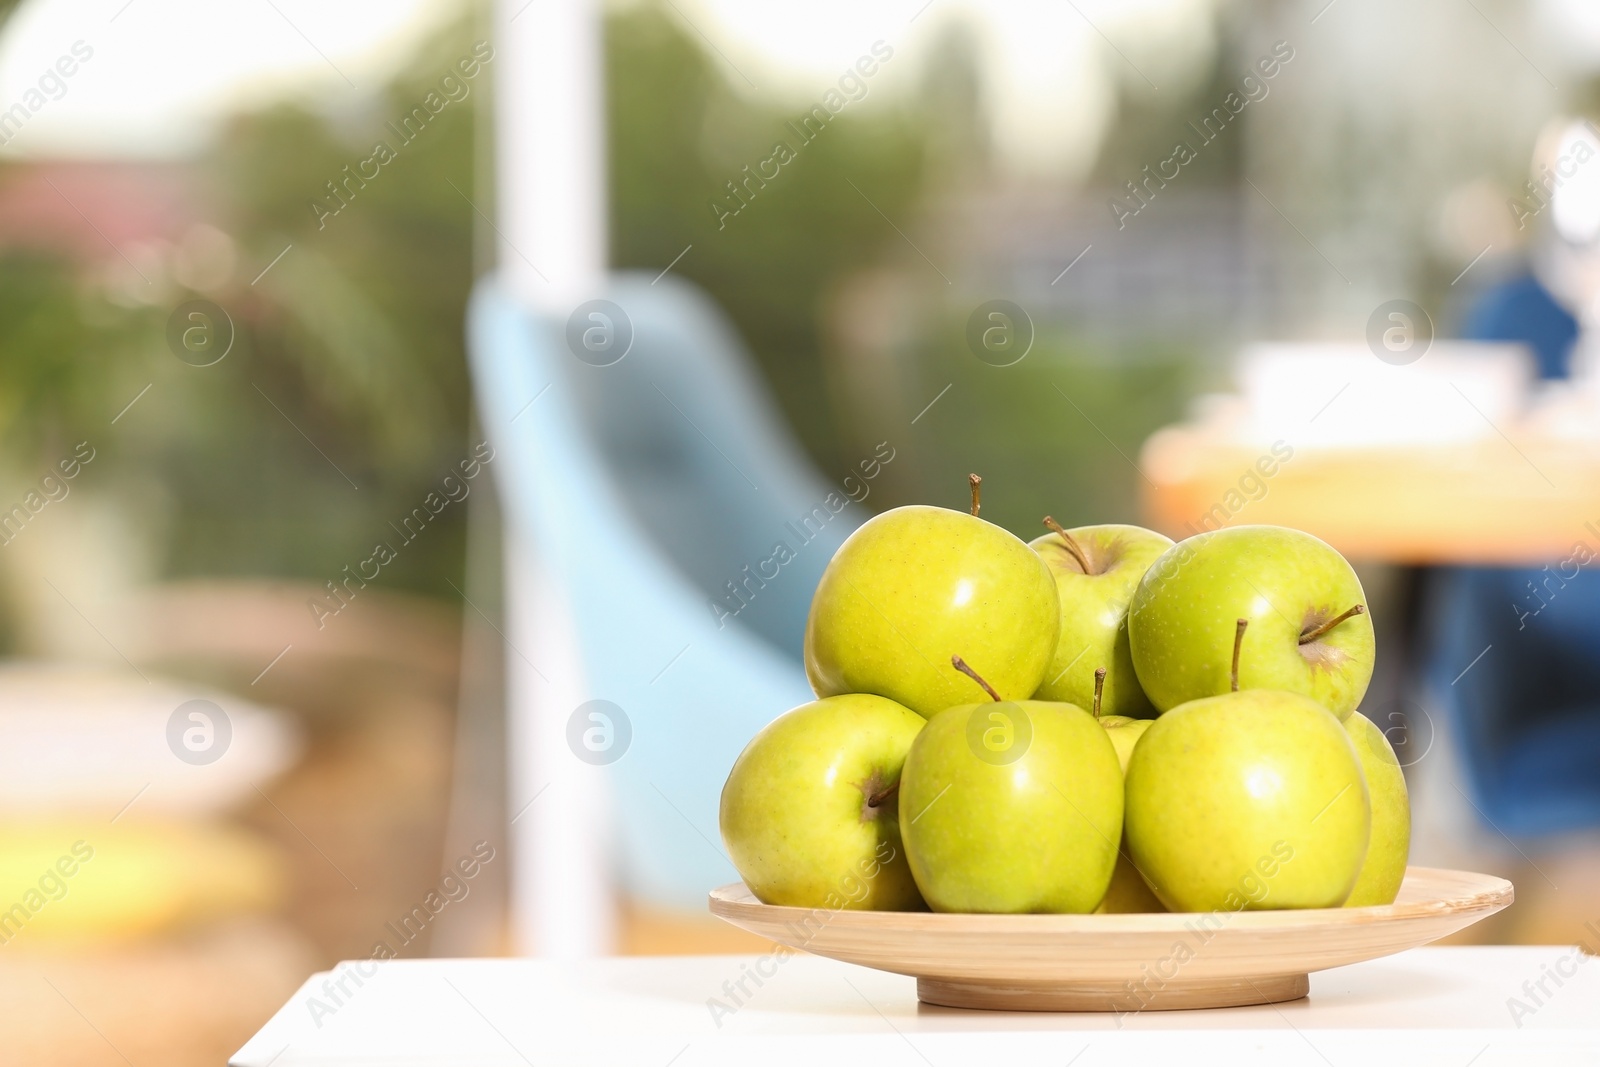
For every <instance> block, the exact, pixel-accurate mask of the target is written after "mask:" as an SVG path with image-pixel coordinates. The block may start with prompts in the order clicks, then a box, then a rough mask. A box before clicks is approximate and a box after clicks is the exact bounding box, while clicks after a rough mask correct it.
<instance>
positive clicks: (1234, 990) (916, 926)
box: [711, 867, 1512, 1011]
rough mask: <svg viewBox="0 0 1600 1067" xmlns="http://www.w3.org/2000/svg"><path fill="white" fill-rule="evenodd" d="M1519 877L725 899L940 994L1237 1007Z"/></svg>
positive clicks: (731, 907)
mask: <svg viewBox="0 0 1600 1067" xmlns="http://www.w3.org/2000/svg"><path fill="white" fill-rule="evenodd" d="M1511 899H1512V887H1511V883H1510V882H1508V881H1506V880H1505V879H1503V878H1495V877H1493V876H1491V875H1487V874H1472V873H1470V872H1467V871H1446V870H1439V869H1436V868H1431V867H1411V868H1409V869H1407V871H1406V879H1405V883H1404V884H1403V885H1402V886H1401V887H1400V896H1399V899H1397V900H1396V901H1395V902H1394V903H1393V904H1388V905H1384V906H1382V907H1371V908H1319V909H1308V910H1303V911H1240V912H1186V913H1162V914H1141V915H973V914H961V915H955V914H936V913H932V912H909V911H836V910H831V909H827V908H789V907H776V906H773V905H769V904H763V903H761V902H760V901H758V900H756V899H755V897H754V896H752V895H751V893H750V891H749V890H748V889H746V888H745V887H744V884H743V883H740V882H735V883H734V884H733V885H727V886H723V887H722V888H721V889H717V890H713V891H712V893H711V912H712V914H714V915H717V916H719V917H720V918H722V919H726V920H727V921H728V922H730V923H732V924H734V925H735V926H739V927H743V928H744V929H746V930H749V931H751V932H752V933H756V934H760V935H761V936H762V937H766V938H770V939H771V940H773V941H776V942H778V943H779V944H783V945H787V946H789V947H790V948H796V949H802V950H804V951H806V952H811V953H815V954H816V955H818V956H828V957H830V958H832V959H836V960H844V961H845V962H847V963H858V964H861V965H862V966H866V967H875V968H877V969H879V970H883V971H893V972H895V973H896V974H906V975H911V976H913V977H915V978H916V979H917V996H918V997H919V998H921V999H922V1000H924V1001H926V1002H928V1003H930V1004H943V1005H947V1006H949V1007H955V1008H994V1009H1000V1010H1006V1011H1141V1010H1157V1009H1174V1008H1223V1007H1234V1006H1237V1005H1241V1004H1271V1003H1274V1002H1277V1001H1284V1000H1295V999H1297V998H1299V997H1303V996H1305V995H1306V992H1307V990H1308V989H1309V988H1310V983H1309V981H1308V979H1307V975H1308V974H1309V973H1310V972H1311V971H1320V970H1324V969H1326V968H1328V967H1342V966H1344V965H1346V964H1350V963H1360V962H1361V961H1362V960H1370V959H1376V958H1377V957H1379V956H1388V955H1390V954H1392V953H1395V952H1403V951H1404V950H1406V949H1408V948H1416V947H1417V946H1418V945H1426V944H1427V943H1428V942H1430V941H1435V940H1438V939H1439V938H1441V937H1444V936H1446V935H1447V934H1452V933H1454V932H1456V931H1457V930H1460V929H1463V928H1464V927H1467V926H1471V925H1472V924H1473V923H1475V922H1477V921H1478V920H1479V919H1482V918H1484V917H1485V916H1488V915H1493V914H1494V913H1495V912H1497V911H1499V910H1500V909H1501V908H1503V907H1505V906H1506V905H1508V904H1510V903H1511Z"/></svg>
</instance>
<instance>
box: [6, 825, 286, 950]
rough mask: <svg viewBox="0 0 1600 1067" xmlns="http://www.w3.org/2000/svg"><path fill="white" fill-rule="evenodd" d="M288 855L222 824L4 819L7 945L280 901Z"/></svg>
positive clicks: (122, 930)
mask: <svg viewBox="0 0 1600 1067" xmlns="http://www.w3.org/2000/svg"><path fill="white" fill-rule="evenodd" d="M285 885H286V878H285V872H284V865H283V861H282V859H281V858H280V857H279V855H278V854H277V853H276V851H275V850H274V849H273V848H272V847H271V846H270V845H268V844H267V843H265V842H264V841H262V840H261V839H259V838H257V837H256V836H255V835H253V834H250V833H247V832H245V831H242V830H238V829H235V828H232V827H226V826H221V825H216V824H204V823H182V822H176V821H158V820H145V821H139V820H133V819H130V820H128V821H126V822H122V823H120V824H107V823H105V822H103V821H100V820H83V821H81V822H79V821H69V820H59V821H48V822H47V821H40V822H30V823H27V824H14V823H13V824H4V825H0V946H7V947H9V946H11V945H13V944H17V945H28V944H36V945H41V946H43V945H50V946H59V945H61V944H63V943H80V942H81V943H89V942H95V943H103V942H105V941H107V940H119V939H133V938H139V937H144V936H147V935H150V934H157V933H164V932H166V931H169V930H172V929H175V928H178V927H186V926H193V925H197V924H200V923H203V922H205V921H207V920H210V919H216V918H222V917H226V916H236V915H244V914H257V913H261V912H264V911H268V910H271V909H272V908H274V907H276V906H277V905H278V904H279V903H280V902H281V900H282V899H283V895H284V889H285Z"/></svg>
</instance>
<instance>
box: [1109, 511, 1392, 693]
mask: <svg viewBox="0 0 1600 1067" xmlns="http://www.w3.org/2000/svg"><path fill="white" fill-rule="evenodd" d="M1241 618H1242V619H1247V620H1249V625H1250V636H1249V638H1248V639H1247V640H1246V641H1245V643H1244V647H1243V649H1242V651H1241V654H1240V658H1239V667H1238V670H1239V687H1240V688H1241V689H1274V690H1281V691H1284V692H1290V693H1300V694H1302V695H1304V696H1308V697H1310V698H1311V699H1313V700H1315V701H1316V702H1317V703H1319V704H1321V705H1323V706H1324V707H1326V708H1327V709H1328V710H1329V711H1332V712H1333V713H1334V714H1335V715H1337V716H1338V717H1339V718H1340V719H1343V718H1345V717H1346V716H1348V715H1349V714H1350V713H1351V712H1352V711H1354V710H1355V708H1356V705H1357V704H1359V703H1360V702H1361V697H1362V695H1363V694H1364V693H1365V692H1366V691H1367V683H1368V682H1369V681H1371V679H1372V656H1373V642H1372V620H1371V619H1370V618H1368V617H1367V615H1366V594H1365V593H1363V592H1362V589H1361V582H1360V580H1359V579H1357V578H1356V573H1355V571H1354V570H1352V569H1351V568H1350V564H1348V563H1346V562H1345V559H1344V557H1343V556H1341V555H1339V553H1338V552H1336V551H1334V550H1333V549H1332V548H1331V547H1329V546H1328V545H1326V544H1324V543H1323V542H1322V541H1319V540H1318V539H1317V538H1315V537H1312V536H1311V535H1310V534H1308V533H1301V532H1300V531H1299V530H1288V529H1284V528H1283V527H1281V526H1235V527H1229V528H1225V529H1221V530H1213V531H1210V532H1208V533H1203V534H1197V535H1196V536H1194V537H1191V538H1189V539H1187V540H1185V541H1180V542H1179V543H1178V544H1176V545H1173V546H1172V547H1171V548H1169V549H1168V550H1167V551H1166V552H1165V553H1164V554H1163V555H1162V556H1161V558H1160V559H1158V560H1156V561H1155V562H1154V563H1153V564H1151V565H1150V569H1149V570H1147V571H1146V572H1145V575H1144V578H1143V579H1141V580H1140V582H1139V587H1138V589H1136V590H1135V591H1134V594H1133V601H1132V602H1131V603H1130V604H1129V606H1128V643H1129V646H1130V648H1131V650H1132V653H1133V666H1134V669H1135V670H1136V671H1137V673H1138V676H1139V684H1140V685H1141V686H1142V687H1143V688H1144V691H1145V695H1147V696H1148V697H1149V698H1150V702H1151V703H1152V704H1154V705H1155V706H1156V708H1157V710H1159V711H1163V712H1164V711H1166V710H1168V709H1169V708H1175V707H1177V706H1178V705H1180V704H1183V703H1186V702H1188V701H1191V700H1196V699H1199V698H1200V697H1209V696H1217V695H1219V694H1222V693H1226V692H1228V684H1229V682H1228V671H1229V664H1230V658H1231V654H1232V648H1233V638H1234V629H1235V624H1236V620H1238V619H1241Z"/></svg>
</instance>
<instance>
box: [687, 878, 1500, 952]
mask: <svg viewBox="0 0 1600 1067" xmlns="http://www.w3.org/2000/svg"><path fill="white" fill-rule="evenodd" d="M1413 874H1416V875H1420V876H1424V877H1426V876H1438V877H1440V878H1447V879H1450V880H1453V881H1458V882H1461V883H1463V886H1464V888H1463V891H1462V892H1460V893H1453V894H1452V895H1449V896H1443V897H1436V898H1429V899H1426V900H1417V901H1408V902H1405V903H1399V902H1397V903H1394V904H1371V905H1366V906H1364V907H1356V908H1345V907H1338V908H1280V909H1274V910H1269V911H1250V910H1240V911H1228V910H1226V909H1219V910H1218V911H1215V912H1208V911H1177V912H1171V911H1169V912H1127V913H1120V914H1111V915H1105V914H1098V915H1097V914H1094V913H1090V914H1085V915H1076V914H1057V913H1028V914H1020V915H1019V914H996V913H989V912H936V911H864V910H859V909H853V908H828V907H799V906H795V905H786V904H763V903H762V902H761V901H759V900H757V899H756V898H755V894H753V893H752V892H751V891H750V890H749V888H748V887H747V886H746V885H745V884H744V882H743V881H739V882H730V883H728V884H727V885H722V886H718V887H717V888H715V889H713V890H711V891H710V893H708V894H707V903H708V906H709V908H710V911H711V914H713V915H715V916H717V917H718V918H719V919H723V920H725V921H735V917H736V916H737V917H740V918H749V919H754V920H757V921H759V922H761V923H763V924H767V923H783V922H784V921H785V920H786V919H791V920H793V921H795V922H799V921H801V920H803V919H804V918H805V917H806V916H810V915H814V914H816V913H817V912H822V913H824V914H826V915H828V916H830V918H829V919H828V925H829V926H831V927H835V928H838V927H839V926H841V925H843V926H845V927H856V928H861V929H868V930H873V929H876V930H886V929H891V928H895V927H902V928H908V929H909V928H915V929H916V930H917V931H918V932H919V933H924V934H939V933H952V934H953V933H961V934H968V935H970V934H971V933H973V932H974V931H975V930H976V931H981V930H983V929H991V930H994V931H996V932H997V933H998V932H1006V933H1015V932H1017V931H1018V930H1034V931H1037V932H1039V933H1061V934H1068V933H1084V934H1088V933H1096V934H1101V933H1103V934H1111V933H1119V932H1121V933H1158V932H1174V933H1175V932H1180V931H1184V930H1188V929H1189V928H1190V927H1189V924H1191V923H1193V922H1194V919H1195V916H1198V915H1214V914H1223V915H1228V916H1230V918H1229V919H1228V923H1229V925H1230V926H1234V927H1236V928H1238V929H1249V930H1295V929H1304V928H1305V927H1307V926H1322V927H1332V926H1364V925H1368V924H1371V923H1384V922H1404V921H1410V920H1416V919H1430V918H1438V917H1440V916H1441V915H1442V914H1443V915H1450V914H1465V913H1470V912H1474V911H1487V912H1489V913H1493V912H1496V911H1500V910H1502V909H1504V908H1506V907H1508V906H1510V905H1511V903H1512V902H1513V901H1514V900H1515V899H1516V889H1515V887H1514V886H1513V885H1512V884H1511V882H1510V881H1509V880H1507V879H1505V878H1501V877H1499V876H1497V875H1492V874H1483V873H1480V872H1477V871H1462V870H1455V869H1452V868H1446V867H1418V866H1407V867H1406V877H1407V878H1408V879H1409V878H1411V877H1412V875H1413ZM1469 885H1475V886H1476V889H1475V890H1469V889H1466V888H1465V886H1469ZM735 925H742V924H741V923H738V922H736V921H735Z"/></svg>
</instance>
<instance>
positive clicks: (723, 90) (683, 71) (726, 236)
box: [607, 6, 935, 466]
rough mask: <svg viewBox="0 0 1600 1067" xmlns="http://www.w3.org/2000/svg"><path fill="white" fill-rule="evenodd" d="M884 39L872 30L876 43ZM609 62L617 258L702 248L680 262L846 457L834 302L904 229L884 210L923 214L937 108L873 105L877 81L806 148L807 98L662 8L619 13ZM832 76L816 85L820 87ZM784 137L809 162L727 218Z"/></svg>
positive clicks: (799, 420) (827, 455)
mask: <svg viewBox="0 0 1600 1067" xmlns="http://www.w3.org/2000/svg"><path fill="white" fill-rule="evenodd" d="M871 44H872V42H870V41H863V42H861V52H862V54H863V55H865V54H867V52H868V49H869V47H870V46H871ZM898 61H899V62H901V63H905V62H908V60H905V59H900V60H898ZM888 62H889V63H894V62H896V60H895V59H893V58H891V59H890V60H889V61H888ZM607 65H608V68H609V70H610V75H611V76H610V79H609V83H608V86H607V88H608V92H609V94H610V96H609V100H608V104H609V109H610V110H609V122H610V149H609V150H610V156H611V167H612V235H613V236H612V262H613V263H614V264H615V265H616V266H617V267H619V268H628V267H638V268H649V269H652V270H660V269H661V268H662V267H664V266H666V265H667V264H668V263H670V262H672V260H673V259H674V258H675V257H676V256H677V255H678V254H679V253H680V252H683V250H684V249H685V247H687V246H689V245H691V244H692V245H693V247H692V248H691V249H690V250H689V251H688V253H687V254H685V255H684V256H683V259H682V260H680V261H679V262H678V264H677V266H675V267H674V268H673V270H674V272H676V273H679V274H682V275H683V276H685V277H687V278H689V279H691V280H693V281H694V282H696V283H698V284H699V285H701V286H702V287H704V288H705V289H706V290H707V291H708V292H710V294H711V295H712V296H713V297H714V298H715V299H716V300H717V302H718V303H719V304H720V305H721V306H722V307H723V308H724V309H725V310H726V311H727V312H728V314H729V316H730V317H731V318H732V319H733V321H734V323H735V324H736V325H737V327H738V329H739V332H740V334H741V335H742V336H743V338H744V340H745V342H746V344H748V345H749V347H750V349H751V351H752V353H753V354H754V356H755V358H756V360H757V361H758V362H759V364H760V366H761V369H762V371H763V372H764V374H765V375H766V377H767V380H768V381H769V382H770V383H771V385H772V388H773V391H774V392H775V394H776V396H777V399H778V402H779V404H780V405H781V407H782V409H783V411H784V413H785V414H786V415H787V416H788V418H789V422H790V423H791V425H793V426H794V427H795V429H796V430H797V432H798V433H799V436H800V438H801V440H802V443H803V444H804V445H805V447H806V448H807V450H808V451H810V452H811V454H812V455H813V456H814V457H816V458H817V459H818V460H819V461H821V462H822V463H823V464H824V465H825V466H835V465H837V466H847V465H848V463H849V459H850V458H849V457H841V456H840V455H839V454H838V448H839V445H838V442H839V436H840V435H839V432H838V427H837V426H836V424H835V422H834V418H833V405H832V403H831V401H830V398H829V396H828V393H827V386H826V382H825V379H824V374H823V364H822V360H821V359H820V358H819V357H820V353H821V348H822V345H823V340H822V331H821V329H820V326H821V323H820V311H821V307H820V305H821V302H822V298H823V294H824V291H825V290H826V288H827V287H828V285H829V284H830V283H831V282H833V281H835V280H836V279H837V278H838V277H839V275H840V274H841V273H842V272H845V271H847V270H849V269H851V268H853V267H860V266H862V265H864V264H868V263H871V262H873V261H875V260H877V259H879V258H880V257H881V249H882V246H883V245H884V244H885V243H886V242H890V241H895V242H897V241H899V240H900V238H899V236H898V235H896V234H895V232H894V230H893V229H892V228H891V227H890V225H889V224H888V223H887V222H886V221H885V218H884V216H887V217H888V218H891V219H896V218H897V219H901V220H906V219H907V218H908V216H909V215H910V214H911V213H912V210H913V208H914V205H915V202H916V200H917V197H918V194H919V192H920V191H921V188H922V184H923V180H924V177H925V170H926V167H925V162H926V161H925V154H926V153H925V143H926V140H927V132H926V131H927V129H928V128H929V127H930V125H931V124H932V122H933V120H934V118H935V117H934V116H930V115H923V114H920V113H917V112H912V111H908V110H903V109H898V108H893V107H874V106H872V105H873V104H874V103H875V101H874V99H873V86H872V79H870V78H869V79H867V81H866V84H867V94H866V96H865V97H864V98H863V99H862V100H861V101H859V102H853V103H851V104H850V105H849V106H848V107H847V108H846V109H845V110H844V111H843V112H841V113H840V114H838V115H837V116H835V117H834V118H833V119H832V120H831V121H829V122H828V124H827V125H826V126H825V127H824V128H823V129H822V130H821V131H820V132H818V133H816V135H815V139H814V140H813V141H811V142H810V143H808V144H804V146H803V147H802V144H801V141H800V139H799V138H798V137H797V136H796V135H795V134H794V132H793V131H791V130H790V129H788V128H787V127H786V123H788V122H791V121H792V122H794V123H795V124H796V125H798V124H799V122H800V118H801V116H802V115H804V114H805V112H806V110H807V108H806V105H791V106H788V107H784V106H775V105H772V104H768V103H765V102H764V101H765V99H766V98H765V97H762V96H759V95H756V94H751V93H746V92H742V91H740V90H741V88H742V87H743V83H742V82H741V81H739V79H738V76H737V75H732V74H725V73H724V70H725V68H724V67H723V66H721V64H720V61H719V60H716V59H714V58H712V57H710V56H708V55H707V54H706V53H705V51H704V50H703V49H702V48H701V47H700V45H699V44H698V43H697V42H696V41H694V40H692V39H691V38H690V36H689V35H688V32H687V31H685V30H684V29H683V28H682V24H681V23H680V22H678V21H675V17H674V16H672V15H669V14H667V13H666V11H665V9H663V8H657V7H655V6H641V7H637V8H634V9H631V10H630V11H628V12H627V13H625V14H621V15H618V16H615V17H613V19H612V20H611V23H610V27H609V33H608V36H607ZM880 75H881V71H880ZM831 87H832V86H831V85H822V86H818V87H817V90H816V99H817V100H819V101H820V100H821V98H822V95H823V93H824V92H825V91H826V90H827V89H829V88H831ZM769 95H770V94H769ZM778 142H783V143H784V144H786V145H788V146H790V147H791V148H793V149H796V150H797V151H798V156H797V158H796V159H795V160H794V161H793V162H790V163H787V164H785V165H783V166H782V167H781V168H779V170H778V177H777V178H776V179H774V180H772V181H770V182H769V183H768V184H767V185H766V187H764V188H760V189H758V190H757V191H756V192H755V193H754V194H753V195H752V196H751V200H750V203H749V204H748V205H747V206H746V207H745V208H744V209H743V210H742V211H740V212H739V213H738V214H737V215H736V216H733V217H729V218H725V219H721V220H720V221H719V217H718V212H717V211H716V210H715V209H714V208H713V207H712V204H713V201H716V202H720V203H723V204H733V203H736V201H733V199H732V197H731V195H730V194H729V192H728V190H727V183H728V182H730V181H740V180H742V179H743V178H744V172H743V168H744V167H745V166H749V167H750V168H751V169H752V171H754V170H755V168H756V166H757V164H758V163H759V162H760V161H763V160H766V159H768V158H769V157H771V156H772V155H773V148H774V145H775V144H776V143H778ZM768 172H769V173H770V170H769V171H768ZM852 185H853V186H854V188H852ZM869 201H870V202H869ZM874 205H876V206H874ZM880 211H881V212H882V214H880V213H879V212H880Z"/></svg>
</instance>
